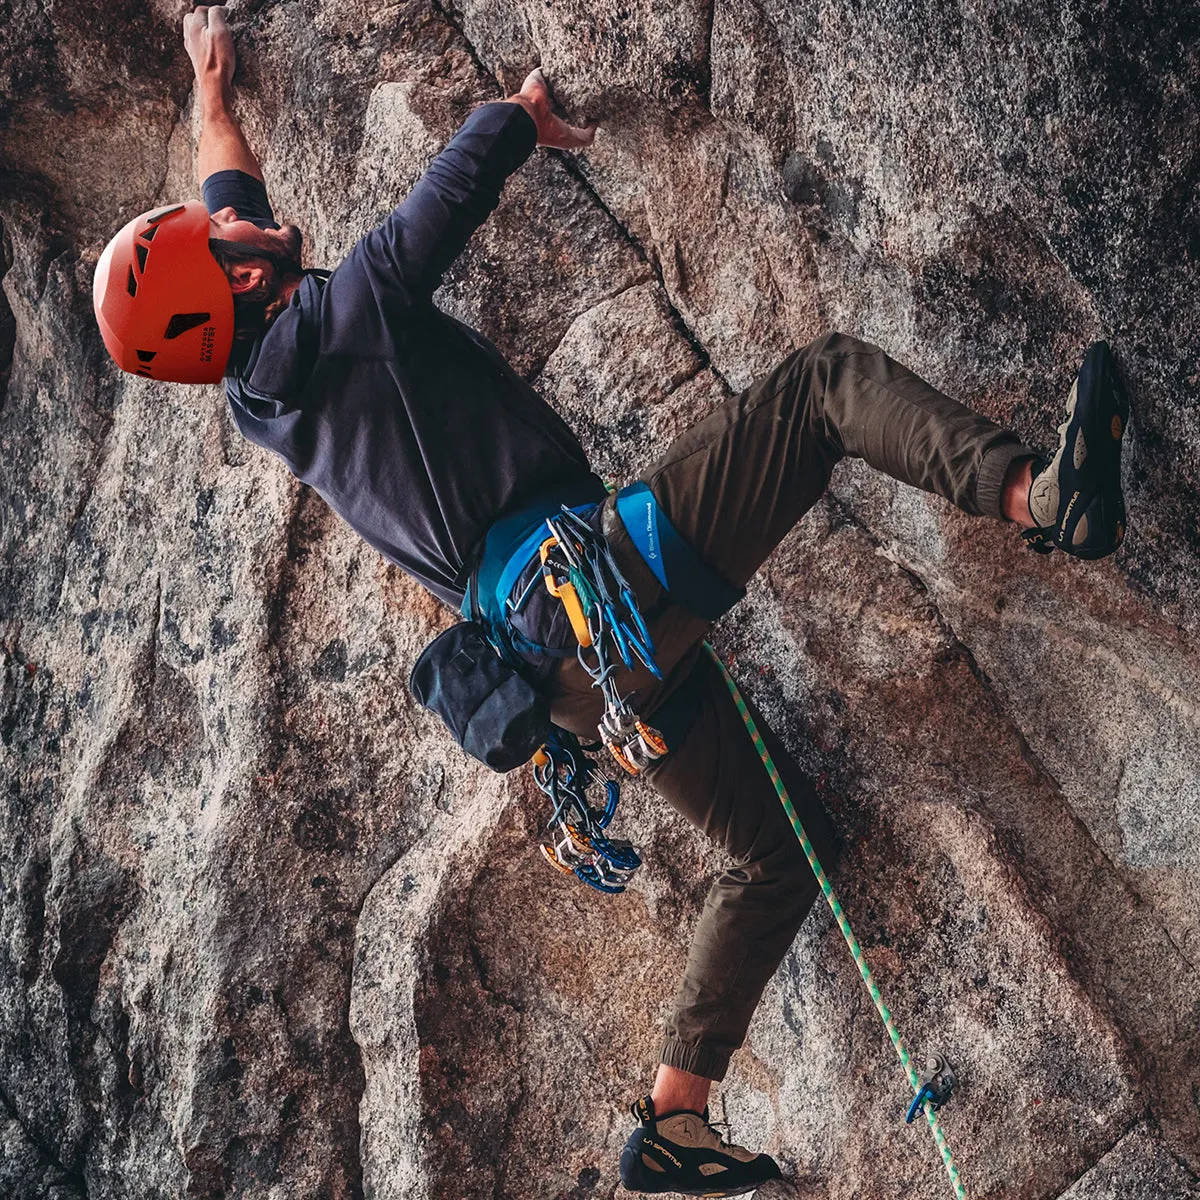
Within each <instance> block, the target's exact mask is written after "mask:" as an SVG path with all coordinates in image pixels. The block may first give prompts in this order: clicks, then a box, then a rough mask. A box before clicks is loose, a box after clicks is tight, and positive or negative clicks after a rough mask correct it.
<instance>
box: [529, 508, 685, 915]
mask: <svg viewBox="0 0 1200 1200" xmlns="http://www.w3.org/2000/svg"><path fill="white" fill-rule="evenodd" d="M546 527H547V529H548V530H549V533H550V536H549V537H548V538H546V540H545V541H544V542H543V543H542V545H541V549H540V551H539V557H540V559H541V563H542V578H543V581H544V582H545V585H546V589H547V591H549V593H550V594H551V595H552V596H555V597H557V598H558V599H559V600H560V601H561V602H562V605H563V608H564V610H565V611H566V614H567V618H568V619H569V620H570V622H571V629H572V630H573V632H574V634H575V638H576V640H577V641H578V643H579V645H578V648H577V649H576V655H577V657H578V659H579V665H580V666H581V667H583V669H584V671H586V672H587V674H588V676H589V677H590V678H591V680H592V686H593V687H596V688H599V689H600V692H601V695H603V697H604V714H603V716H602V717H601V718H600V724H599V728H598V732H599V734H600V740H601V742H603V744H604V745H605V746H606V747H607V748H608V750H609V752H610V753H611V754H612V756H613V758H615V759H616V760H617V762H618V763H619V764H620V766H621V767H622V768H623V769H624V770H625V771H627V772H628V773H629V774H630V775H638V774H640V773H641V772H642V771H644V770H645V769H646V767H648V766H649V765H650V764H651V763H652V762H654V761H655V760H656V759H659V758H662V757H663V755H665V754H666V753H667V744H666V742H665V741H664V740H663V737H662V735H661V734H660V733H659V732H658V730H656V729H655V728H653V726H651V725H648V724H647V723H646V722H645V721H643V720H641V719H640V718H639V717H638V714H637V713H636V712H635V711H634V709H633V708H632V706H631V705H630V704H629V702H628V700H627V699H626V698H625V697H624V696H622V695H621V693H620V691H619V690H618V689H617V685H616V682H615V680H614V676H615V675H616V673H617V671H618V669H619V667H620V664H622V663H623V664H624V666H625V668H626V670H630V671H632V670H633V669H634V663H635V661H638V662H641V663H642V664H643V665H644V666H645V667H646V669H647V670H648V671H649V672H650V673H651V674H652V675H653V676H654V677H655V678H656V679H661V678H662V672H661V671H660V670H659V668H658V664H657V663H656V662H655V660H654V642H653V641H652V639H651V637H650V631H649V630H648V629H647V628H646V623H645V621H644V620H643V619H642V614H641V612H640V611H639V609H638V605H637V600H636V599H635V598H634V595H633V591H632V589H631V588H630V586H629V583H628V582H627V581H626V579H625V576H624V575H623V574H622V573H621V569H620V568H619V567H618V566H617V563H616V560H615V559H614V558H613V556H612V552H611V551H610V550H609V548H608V543H607V541H605V539H604V536H603V535H602V534H600V533H598V532H597V531H596V530H594V529H593V528H592V527H591V526H590V525H589V524H588V523H587V522H586V521H585V520H583V518H582V517H580V516H578V515H577V514H576V513H573V512H572V511H571V510H570V509H568V508H566V507H565V506H563V507H562V509H561V511H560V512H559V513H557V514H555V515H554V516H550V517H547V518H546ZM614 650H615V656H614V653H613V651H614ZM533 761H534V778H535V779H536V780H537V784H538V787H540V788H541V789H542V791H543V792H545V793H546V795H547V796H548V797H549V798H550V801H551V803H552V804H553V805H554V811H553V814H552V816H551V818H550V820H549V822H548V823H547V829H548V830H551V831H553V833H552V837H551V839H550V843H549V844H548V845H546V844H543V846H542V854H543V856H544V857H545V858H546V860H547V861H548V862H549V863H550V865H551V866H553V867H555V868H556V869H557V870H559V871H562V872H563V873H564V874H573V875H575V876H577V877H578V878H579V879H582V880H583V882H584V883H586V884H588V885H589V886H591V887H594V888H596V889H597V890H599V891H602V892H622V891H624V890H625V885H626V884H627V883H628V881H629V878H630V876H631V875H632V873H633V872H634V871H635V870H636V869H637V868H638V867H639V866H640V865H641V859H640V858H639V857H638V854H637V851H636V850H634V848H633V847H632V846H631V845H630V844H629V843H628V842H624V841H618V840H612V839H609V838H608V837H607V836H606V835H605V833H604V830H606V829H607V828H608V824H609V822H610V821H611V820H612V817H613V813H614V812H615V811H616V807H617V800H618V798H619V795H620V785H619V784H618V783H617V782H616V780H614V779H609V778H608V777H607V776H605V775H604V774H603V773H602V772H601V771H600V770H599V768H598V767H597V766H596V765H595V764H594V763H593V762H591V760H589V759H588V758H587V757H586V755H585V754H584V752H583V747H582V746H581V745H580V743H579V741H578V739H577V738H575V737H574V736H573V735H572V734H569V733H566V732H565V731H564V730H559V729H555V731H554V733H553V735H552V736H551V738H550V739H548V740H547V742H546V744H545V745H544V746H543V747H542V749H541V750H540V751H539V752H538V754H537V755H535V756H534V760H533ZM596 782H603V784H604V788H605V805H604V808H603V809H597V808H593V807H591V806H590V805H589V804H588V802H587V798H586V794H587V789H588V787H589V785H591V784H593V783H596Z"/></svg>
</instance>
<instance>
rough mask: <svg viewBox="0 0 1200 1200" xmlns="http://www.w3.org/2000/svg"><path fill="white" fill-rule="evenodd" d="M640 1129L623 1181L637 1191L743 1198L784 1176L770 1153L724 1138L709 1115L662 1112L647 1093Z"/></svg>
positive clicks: (638, 1110)
mask: <svg viewBox="0 0 1200 1200" xmlns="http://www.w3.org/2000/svg"><path fill="white" fill-rule="evenodd" d="M631 1111H632V1112H633V1115H634V1117H636V1118H637V1121H638V1127H637V1128H636V1129H635V1130H634V1131H633V1133H631V1134H630V1135H629V1141H627V1142H626V1143H625V1149H624V1150H622V1151H621V1182H622V1183H623V1184H624V1185H625V1186H626V1188H628V1189H629V1191H631V1192H677V1193H679V1194H680V1195H684V1196H741V1195H744V1194H745V1193H746V1192H752V1191H754V1189H755V1188H757V1187H759V1186H760V1185H762V1184H764V1183H766V1182H767V1180H768V1179H779V1178H780V1177H781V1176H780V1174H779V1167H778V1166H777V1165H776V1163H775V1160H774V1159H773V1158H772V1157H771V1156H770V1155H769V1154H751V1153H750V1151H749V1150H744V1149H742V1147H741V1146H731V1145H730V1144H729V1143H728V1142H726V1141H723V1140H722V1138H721V1137H720V1135H719V1134H718V1133H717V1131H716V1130H715V1129H714V1128H713V1127H712V1126H711V1125H710V1124H709V1123H708V1109H707V1108H706V1109H705V1110H704V1112H703V1113H695V1112H688V1111H686V1110H685V1111H682V1112H673V1113H664V1114H663V1115H662V1116H659V1115H658V1114H657V1113H655V1111H654V1101H653V1100H651V1099H650V1097H649V1096H646V1097H645V1098H644V1099H642V1100H639V1101H638V1102H637V1103H636V1104H635V1105H634V1106H633V1108H632V1110H631Z"/></svg>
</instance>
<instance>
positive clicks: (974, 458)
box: [551, 333, 1035, 1079]
mask: <svg viewBox="0 0 1200 1200" xmlns="http://www.w3.org/2000/svg"><path fill="white" fill-rule="evenodd" d="M1034 453H1035V452H1034V451H1032V450H1030V449H1028V448H1027V447H1025V446H1023V445H1022V444H1021V443H1020V442H1019V441H1018V440H1017V438H1016V437H1015V436H1014V435H1013V434H1011V433H1008V432H1006V431H1005V430H1003V429H1001V428H1000V427H999V426H997V425H995V424H993V423H992V422H991V421H989V420H987V419H986V418H985V417H982V416H980V415H979V414H977V413H974V412H972V411H971V410H970V409H968V408H964V407H963V406H962V405H961V404H958V403H956V402H955V401H953V400H951V399H949V398H948V397H946V396H944V395H942V394H941V393H940V392H938V391H936V390H935V389H934V388H932V387H930V386H929V385H928V384H927V383H924V382H923V381H922V380H920V379H918V378H917V377H916V376H915V375H913V374H912V372H910V371H908V370H906V369H905V368H904V367H902V366H900V365H899V364H898V363H896V362H894V361H892V360H891V359H890V358H888V357H887V356H886V355H885V354H884V353H883V352H882V351H881V350H879V349H877V348H876V347H874V346H870V345H867V344H866V343H864V342H860V341H857V340H856V339H854V338H850V337H845V336H843V335H841V334H836V333H835V334H830V335H828V336H826V337H823V338H821V339H819V340H818V341H815V342H813V343H812V344H811V345H809V346H806V347H805V348H804V349H802V350H799V351H797V352H796V353H795V354H793V355H792V356H791V357H790V358H788V359H787V360H786V361H784V362H783V363H782V364H781V365H780V366H779V367H778V368H777V369H776V370H775V371H773V372H772V373H771V374H770V375H768V376H767V377H766V378H765V379H762V380H760V381H759V382H757V383H755V384H754V385H753V386H752V387H750V388H748V389H747V390H746V391H744V392H743V393H741V395H738V396H734V397H733V398H731V399H730V400H728V401H727V402H726V403H724V404H722V405H721V406H720V407H719V408H717V409H716V410H714V411H713V412H712V413H711V414H710V415H709V416H708V417H706V418H705V419H704V420H702V421H701V422H700V423H699V424H698V425H696V426H694V427H693V428H692V429H690V430H689V431H688V432H687V433H685V434H683V435H682V436H681V437H679V438H678V439H676V441H675V442H674V443H673V444H672V445H671V447H670V448H669V449H668V451H667V453H666V454H665V455H664V456H663V457H662V458H661V459H659V460H658V461H657V462H656V463H654V464H653V465H652V466H651V467H650V469H649V470H648V471H646V472H645V473H644V474H643V475H642V477H641V478H642V479H643V480H644V482H646V483H647V484H648V485H649V486H650V487H651V489H652V490H653V491H654V494H655V496H656V497H657V499H658V502H659V504H660V505H661V506H662V507H663V509H664V510H665V511H666V513H667V515H668V516H669V518H670V520H671V522H672V524H673V525H674V526H675V528H676V529H677V530H678V531H679V533H680V534H681V535H682V536H683V537H684V538H685V539H686V540H687V541H688V542H690V544H691V545H692V546H693V547H694V548H695V549H696V550H697V551H698V552H699V553H700V556H701V557H702V558H703V559H704V560H705V561H706V562H707V563H708V564H709V565H710V566H711V567H713V568H715V569H716V570H717V571H718V572H720V573H721V574H722V575H723V576H724V577H725V578H726V579H727V580H729V582H731V583H734V584H737V585H738V586H743V585H745V584H746V582H747V581H748V580H749V579H750V577H751V576H752V575H753V574H754V572H755V571H756V570H757V569H758V568H759V567H760V566H761V565H762V563H763V561H764V560H765V559H766V557H767V556H768V555H769V554H770V553H771V551H772V550H773V549H774V548H775V546H776V545H778V543H779V542H780V541H781V540H782V539H783V537H784V536H785V535H786V534H787V532H788V531H789V530H790V529H791V528H792V527H793V526H794V525H795V524H796V522H797V521H799V519H800V518H801V517H802V516H803V515H804V513H805V512H806V511H807V510H808V509H809V508H810V507H811V506H812V505H813V504H814V503H815V502H816V501H817V500H818V499H819V497H820V496H821V495H822V493H823V492H824V491H825V488H826V485H827V484H828V482H829V475H830V472H831V471H832V469H833V466H834V464H835V463H836V462H837V461H838V460H839V459H841V458H843V457H857V458H862V459H864V460H865V461H866V462H868V463H869V464H870V465H871V466H873V467H877V468H878V469H879V470H881V471H885V472H886V473H887V474H889V475H891V476H892V477H893V478H895V479H899V480H901V481H903V482H904V483H909V484H912V485H913V486H915V487H919V488H924V489H925V490H926V491H931V492H935V493H936V494H938V495H939V496H943V497H945V499H947V500H949V501H951V502H952V503H953V504H955V505H957V506H958V507H959V508H961V509H963V510H964V511H965V512H968V513H974V514H981V515H985V516H992V517H1000V516H1001V511H1000V494H1001V485H1002V484H1003V481H1004V477H1005V474H1006V473H1007V471H1008V468H1009V466H1010V465H1011V464H1012V463H1013V461H1014V460H1016V459H1018V458H1023V457H1028V456H1031V455H1033V454H1034ZM602 527H603V529H604V532H605V534H606V536H607V537H608V539H609V541H610V544H611V546H612V549H613V552H614V554H615V556H616V558H617V561H618V562H619V563H620V565H621V568H622V570H623V571H625V573H626V576H627V577H628V579H629V581H630V583H631V584H632V585H633V589H634V591H635V593H636V594H637V597H638V601H639V604H640V605H641V607H642V610H643V612H645V613H647V614H648V615H649V617H650V622H649V623H650V630H651V634H652V636H653V638H654V643H655V646H656V648H657V651H658V662H659V665H660V666H661V667H662V669H663V672H664V676H665V678H664V680H663V681H662V682H661V683H659V682H657V681H655V680H654V679H653V678H652V677H651V676H650V675H649V674H648V672H646V671H645V670H644V669H642V670H640V671H637V672H626V673H624V674H623V677H622V678H620V680H619V684H620V686H621V689H622V691H623V692H625V693H627V694H628V693H630V692H636V696H635V697H634V704H635V707H636V708H637V709H638V710H639V711H641V712H643V713H646V714H648V716H649V717H650V719H651V721H653V718H654V711H655V709H656V708H658V707H659V706H661V705H663V704H664V702H665V701H666V700H667V699H669V698H672V697H674V706H675V707H679V704H680V701H681V699H684V700H686V701H687V702H688V706H689V710H694V716H693V717H692V719H691V723H690V725H688V726H686V732H684V733H682V734H681V735H680V738H679V740H678V744H677V745H671V747H670V753H669V754H668V755H667V756H666V757H665V758H664V759H662V760H660V761H659V762H658V763H655V764H654V765H653V766H652V767H651V768H650V769H649V770H648V771H647V773H646V774H647V777H648V778H649V780H650V782H651V783H652V784H653V786H654V787H655V789H656V790H657V791H658V792H659V793H660V794H661V795H662V796H663V797H664V798H665V799H666V800H667V802H668V803H669V804H670V805H671V806H672V807H673V808H675V809H676V810H677V811H679V812H680V813H681V814H682V815H683V816H685V817H686V818H687V819H688V820H689V821H691V822H692V823H693V824H694V825H696V826H698V827H699V828H700V829H702V830H703V831H704V833H705V834H706V835H707V836H708V837H710V838H712V839H714V840H715V841H716V842H718V843H720V844H721V845H722V846H723V847H724V848H725V849H726V851H728V853H729V854H730V856H731V857H732V860H733V861H732V863H731V865H730V866H729V867H728V868H727V869H726V870H724V871H723V872H722V873H721V874H720V875H719V876H718V878H717V880H716V882H715V883H713V885H712V889H711V891H710V892H709V894H708V899H707V900H706V901H705V905H704V911H703V913H702V914H701V917H700V921H699V924H698V925H697V927H696V932H695V935H694V937H693V939H692V944H691V950H690V952H689V955H688V961H687V967H686V969H685V971H684V976H683V981H682V983H681V984H680V987H679V991H678V994H677V995H676V997H675V1002H674V1006H673V1010H672V1012H671V1015H670V1018H669V1020H668V1023H667V1030H666V1040H665V1043H664V1045H663V1048H662V1061H663V1062H665V1063H669V1064H671V1065H672V1066H675V1067H679V1068H681V1069H683V1070H685V1071H690V1072H692V1073H693V1074H696V1075H703V1076H706V1077H708V1078H710V1079H721V1078H723V1077H724V1075H725V1070H726V1067H727V1066H728V1063H729V1058H730V1056H731V1055H732V1053H733V1052H734V1050H736V1049H737V1048H738V1047H739V1046H740V1045H741V1044H742V1041H743V1039H744V1037H745V1034H746V1029H747V1028H748V1026H749V1024H750V1018H751V1016H752V1014H753V1012H754V1009H755V1006H756V1005H757V1004H758V1001H759V998H760V996H761V995H762V991H763V988H764V987H766V985H767V982H768V980H770V978H771V976H772V975H773V974H774V972H775V969H776V968H777V967H778V966H779V963H780V962H781V961H782V959H783V956H784V955H785V954H786V953H787V949H788V947H789V946H790V945H791V942H792V939H793V938H794V937H795V935H796V931H797V930H798V929H799V927H800V923H801V921H802V920H803V919H804V916H805V914H806V913H807V912H808V910H809V908H810V907H811V905H812V903H813V901H814V899H815V898H816V896H817V895H818V889H817V885H816V881H815V880H814V878H813V875H812V871H811V870H810V869H809V866H808V863H807V861H806V860H805V858H804V854H803V852H802V851H801V849H800V846H799V843H798V842H797V839H796V835H795V833H794V832H793V831H792V827H791V824H790V823H789V821H788V819H787V817H786V815H785V814H784V811H783V807H782V805H781V804H780V802H779V798H778V796H777V795H776V793H775V789H774V787H773V786H772V784H771V782H770V780H769V778H768V777H767V773H766V771H765V769H764V768H763V765H762V762H761V760H760V759H759V757H758V753H757V751H756V750H755V748H754V744H753V742H752V741H751V739H750V736H749V734H748V733H747V731H746V728H745V725H744V724H743V722H742V719H741V717H740V716H739V714H738V712H737V709H736V708H735V706H734V703H733V700H732V698H731V697H730V695H729V693H728V692H727V690H726V688H725V684H724V681H723V680H722V679H721V676H720V673H719V672H718V670H717V669H716V667H715V665H714V664H713V663H712V662H711V660H710V659H709V658H708V656H707V655H702V654H701V652H700V651H701V648H700V643H701V642H702V640H703V639H704V637H705V636H706V635H707V633H708V629H709V626H708V624H707V623H706V622H704V621H702V620H700V619H699V618H697V617H695V616H693V615H691V614H690V613H688V612H687V611H686V610H684V609H682V608H680V607H678V606H675V605H671V604H670V603H669V599H668V598H667V597H666V596H664V593H663V590H662V588H661V586H660V585H659V583H658V581H657V580H656V579H655V577H654V576H653V574H652V573H651V572H650V570H649V568H648V567H647V566H646V565H645V563H644V562H643V561H642V559H641V558H640V556H639V555H638V553H637V551H636V549H635V548H634V546H633V544H632V542H631V540H630V538H629V535H628V533H627V532H626V531H625V528H624V526H623V524H622V523H621V520H620V518H619V517H618V516H617V514H616V510H615V506H614V503H613V500H612V499H611V498H610V499H609V500H608V501H606V508H605V511H604V512H603V514H602ZM590 683H591V681H590V680H589V679H588V677H587V676H586V674H585V673H584V672H583V671H582V669H581V668H580V667H579V665H578V664H577V663H575V662H574V661H573V660H566V661H565V662H564V664H563V665H562V667H561V668H560V669H559V671H558V672H557V674H556V675H555V677H554V679H553V680H552V696H551V704H552V715H553V719H554V720H555V721H556V722H557V723H558V724H560V725H563V726H565V727H566V728H568V729H571V730H573V731H574V732H576V733H578V734H579V735H581V736H584V737H589V736H591V737H594V736H595V729H596V723H597V721H598V719H599V716H600V708H601V703H600V698H599V695H598V693H597V692H595V691H593V690H592V688H591V686H590ZM678 689H690V693H691V694H690V695H686V696H684V697H678V696H674V693H675V692H676V691H677V690H678ZM664 711H666V710H664ZM755 720H756V722H757V724H758V727H759V729H760V730H761V731H762V733H763V736H764V738H765V739H766V742H767V745H768V748H769V749H770V751H771V754H772V756H773V757H774V759H775V762H776V765H777V766H778V768H779V770H780V773H781V774H782V776H783V779H784V782H785V784H786V785H787V788H788V790H789V792H790V793H791V797H792V801H793V803H794V805H795V807H796V811H797V813H798V814H799V815H800V818H801V820H802V821H803V822H804V825H805V827H806V828H807V830H808V832H809V835H810V837H811V838H812V840H813V843H814V846H815V847H816V849H817V853H818V855H819V856H823V855H822V852H824V855H829V853H830V850H831V842H832V837H831V833H830V826H829V822H828V820H827V818H826V816H825V814H824V812H823V810H822V808H821V805H820V803H819V802H818V800H817V798H816V796H815V794H814V792H813V789H812V787H811V785H810V784H809V783H808V781H807V780H806V779H805V777H804V775H803V773H802V772H801V771H800V770H799V769H798V768H797V767H796V765H795V763H794V762H793V760H792V758H791V756H790V755H789V754H788V753H787V751H786V750H785V749H784V748H783V747H782V746H781V745H780V744H779V742H778V740H777V739H776V738H775V737H774V736H773V735H772V733H771V731H770V730H769V729H768V728H767V727H766V724H765V723H764V722H763V720H762V718H761V717H760V716H759V715H758V713H757V712H756V713H755Z"/></svg>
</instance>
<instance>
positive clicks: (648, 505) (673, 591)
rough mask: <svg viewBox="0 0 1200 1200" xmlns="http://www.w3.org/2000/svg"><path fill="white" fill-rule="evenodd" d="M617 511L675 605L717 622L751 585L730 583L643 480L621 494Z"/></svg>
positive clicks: (623, 489) (639, 551) (706, 619)
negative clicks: (682, 531) (686, 537)
mask: <svg viewBox="0 0 1200 1200" xmlns="http://www.w3.org/2000/svg"><path fill="white" fill-rule="evenodd" d="M617 515H618V516H619V517H620V518H621V522H622V523H623V524H624V526H625V528H626V529H627V530H628V531H629V536H630V538H631V539H632V541H633V544H634V547H635V548H636V549H637V552H638V553H639V554H640V555H641V556H642V558H643V559H644V560H645V562H646V566H648V567H649V568H650V570H651V571H652V572H653V573H654V577H655V579H657V580H658V582H659V583H661V584H662V586H663V589H664V590H665V591H666V592H667V594H668V595H669V596H670V598H671V602H672V603H673V604H678V605H679V606H680V607H681V608H686V609H687V610H688V612H691V613H695V615H696V616H698V617H700V618H702V619H703V620H705V621H715V620H717V618H718V617H723V616H724V615H725V614H726V613H727V612H728V611H729V610H730V609H731V608H732V607H733V606H734V605H735V604H736V603H737V602H738V601H739V600H741V598H742V597H743V596H744V595H745V594H746V589H745V588H739V587H734V586H733V584H731V583H729V582H727V581H726V580H725V579H723V578H722V577H721V576H720V575H718V574H717V572H716V571H714V570H713V569H712V567H710V566H709V565H708V564H707V563H706V562H705V561H704V560H703V559H702V558H701V557H700V555H699V554H697V553H696V551H695V550H694V549H692V547H691V546H690V545H689V544H688V543H687V542H686V541H685V540H684V539H683V538H682V537H681V536H680V535H679V533H678V531H677V530H676V529H675V526H674V525H672V524H671V520H670V518H669V517H668V516H667V514H666V512H665V511H664V510H663V508H662V506H661V505H660V504H659V502H658V500H657V499H656V498H655V495H654V493H653V492H652V491H651V490H650V488H649V487H648V486H647V485H646V484H644V483H642V482H641V481H640V480H639V481H638V482H637V483H631V484H630V485H629V487H627V488H622V489H621V491H619V492H618V493H617Z"/></svg>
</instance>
